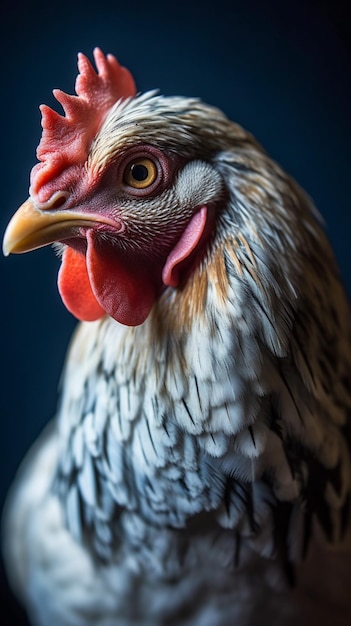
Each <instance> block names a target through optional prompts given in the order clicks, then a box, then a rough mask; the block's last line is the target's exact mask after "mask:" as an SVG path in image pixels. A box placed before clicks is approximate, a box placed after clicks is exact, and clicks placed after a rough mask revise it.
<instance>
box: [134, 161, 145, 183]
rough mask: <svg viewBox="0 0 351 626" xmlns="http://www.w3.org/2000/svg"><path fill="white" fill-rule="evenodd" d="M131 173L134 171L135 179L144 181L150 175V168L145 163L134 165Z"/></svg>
mask: <svg viewBox="0 0 351 626" xmlns="http://www.w3.org/2000/svg"><path fill="white" fill-rule="evenodd" d="M131 173H132V176H133V178H134V180H137V181H139V182H142V181H143V180H146V179H147V177H148V175H149V170H148V169H147V167H146V166H145V165H140V164H139V165H138V164H136V165H132V170H131Z"/></svg>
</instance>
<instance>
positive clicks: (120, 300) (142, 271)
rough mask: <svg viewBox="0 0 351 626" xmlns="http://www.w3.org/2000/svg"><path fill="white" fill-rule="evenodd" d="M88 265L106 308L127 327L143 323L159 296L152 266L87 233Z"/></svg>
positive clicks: (100, 302)
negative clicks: (122, 253) (126, 255)
mask: <svg viewBox="0 0 351 626" xmlns="http://www.w3.org/2000/svg"><path fill="white" fill-rule="evenodd" d="M87 244H88V247H87V252H86V264H87V271H88V275H89V280H90V284H91V288H92V291H93V294H94V296H95V298H96V300H97V301H98V303H99V304H100V306H102V307H103V309H104V311H105V312H106V313H107V314H108V315H110V316H111V317H113V318H114V319H115V320H116V321H117V322H120V323H121V324H125V325H127V326H137V325H138V324H142V323H143V322H144V321H145V320H146V318H147V316H148V315H149V313H150V311H151V309H152V306H153V303H154V301H155V297H156V290H155V287H154V283H153V276H152V275H151V271H150V267H148V266H145V264H144V263H142V262H140V261H139V262H137V263H135V260H134V259H132V258H131V259H129V260H127V259H126V258H125V257H124V258H123V257H122V258H120V254H119V253H118V249H116V248H115V247H112V246H106V244H104V242H98V239H97V237H96V232H95V231H94V230H93V229H92V230H89V231H88V233H87Z"/></svg>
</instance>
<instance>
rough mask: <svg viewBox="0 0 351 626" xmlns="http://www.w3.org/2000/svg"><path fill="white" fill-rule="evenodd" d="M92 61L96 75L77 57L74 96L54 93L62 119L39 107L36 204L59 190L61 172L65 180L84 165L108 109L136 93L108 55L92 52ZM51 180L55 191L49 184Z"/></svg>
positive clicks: (126, 74)
mask: <svg viewBox="0 0 351 626" xmlns="http://www.w3.org/2000/svg"><path fill="white" fill-rule="evenodd" d="M94 59H95V64H96V67H97V72H96V71H95V70H94V68H93V66H92V65H91V63H90V61H89V59H88V58H87V57H86V56H85V55H84V54H81V53H79V54H78V70H79V74H78V76H77V79H76V84H75V91H76V94H77V95H74V96H71V95H68V94H66V93H64V92H63V91H60V90H59V89H54V91H53V94H54V96H55V98H56V100H58V102H59V103H60V104H61V105H62V107H63V110H64V112H65V115H59V113H57V112H56V111H54V110H53V109H51V108H50V107H48V106H46V105H45V104H43V105H41V107H40V110H41V113H42V122H41V123H42V127H43V133H42V137H41V140H40V143H39V146H38V148H37V156H38V159H39V160H40V161H41V163H38V164H37V165H36V166H35V167H34V168H33V169H32V172H31V194H32V195H37V197H38V200H39V202H46V201H47V200H48V199H49V198H50V197H51V196H52V194H53V193H54V192H55V191H57V189H58V188H59V189H60V185H59V186H57V184H58V181H57V178H58V176H59V175H60V174H61V173H62V172H63V170H64V172H65V178H67V168H69V167H70V166H74V165H77V164H80V165H81V164H83V163H84V162H85V161H86V158H87V156H88V153H89V148H90V145H91V142H92V140H93V138H94V137H95V135H96V134H97V132H98V131H99V129H100V128H101V125H102V123H103V121H104V119H105V117H106V114H107V113H108V111H109V109H110V108H111V106H112V105H113V104H114V103H115V102H117V100H119V99H121V98H127V97H129V96H133V95H135V93H136V89H135V83H134V80H133V77H132V75H131V74H130V72H129V71H128V70H127V69H126V68H124V67H121V66H120V65H119V63H118V61H117V59H116V58H115V57H114V56H113V55H112V54H108V55H107V56H105V55H104V53H103V52H102V51H101V50H100V49H99V48H95V50H94ZM53 179H55V181H56V183H55V188H53V185H52V184H50V183H52V182H53ZM63 189H64V187H63Z"/></svg>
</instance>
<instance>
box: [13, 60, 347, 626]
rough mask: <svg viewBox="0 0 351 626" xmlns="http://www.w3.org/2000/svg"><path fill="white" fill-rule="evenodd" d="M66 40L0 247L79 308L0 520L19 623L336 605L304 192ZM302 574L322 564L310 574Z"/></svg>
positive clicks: (340, 463)
mask: <svg viewBox="0 0 351 626" xmlns="http://www.w3.org/2000/svg"><path fill="white" fill-rule="evenodd" d="M94 56H95V61H96V65H97V70H98V71H97V72H95V70H94V69H93V68H92V66H91V65H90V63H89V61H88V60H87V59H86V57H84V56H83V55H80V56H79V72H80V73H79V76H78V79H77V83H76V93H77V96H67V95H66V94H63V93H62V92H57V91H55V97H56V98H57V99H58V101H59V102H60V103H61V104H62V105H63V107H64V111H65V116H59V115H58V114H57V113H55V112H53V111H52V110H51V109H48V107H43V108H42V114H43V123H42V125H43V136H42V139H41V142H40V144H39V148H38V157H39V159H40V163H39V164H38V165H37V166H35V168H34V169H33V171H32V175H31V189H30V194H31V196H30V199H29V200H28V201H27V202H26V203H25V204H24V205H23V206H22V208H21V209H19V211H18V213H17V214H16V215H15V216H14V218H13V219H12V221H11V223H10V225H9V227H8V230H7V233H6V235H5V240H4V250H5V252H6V253H9V252H24V251H27V250H30V249H33V248H36V247H40V246H42V245H46V244H48V243H52V242H59V244H55V245H56V248H57V250H58V251H59V253H60V254H62V265H61V270H60V273H59V279H58V284H59V290H60V293H61V296H62V298H63V300H64V302H65V304H66V306H67V307H68V309H69V310H70V311H71V312H73V313H74V314H75V315H76V316H77V317H78V318H79V319H81V320H83V321H82V323H81V324H80V325H79V326H78V328H77V331H76V333H75V335H74V338H73V341H72V344H71V347H70V349H69V353H68V357H67V361H66V365H65V370H64V377H63V387H62V396H61V401H60V405H59V409H58V415H57V419H56V421H55V424H53V425H51V426H49V427H48V429H46V431H45V432H44V434H43V435H42V437H41V438H40V439H39V441H38V442H37V443H36V444H35V446H34V449H33V450H32V451H31V452H30V453H29V456H28V458H27V459H26V460H25V461H24V464H23V467H22V469H21V470H20V472H19V476H18V478H17V480H16V483H15V485H14V487H13V489H12V491H11V493H10V496H9V500H8V504H7V507H6V511H5V516H4V538H5V539H4V544H3V545H4V553H5V558H6V562H7V567H8V573H9V577H10V580H11V581H12V584H13V586H14V588H15V590H16V592H17V593H18V595H19V597H20V599H21V600H22V602H23V603H24V604H25V606H26V608H27V610H28V613H29V615H30V617H31V619H32V622H33V624H39V625H41V626H47V624H51V625H52V626H74V625H76V624H77V625H79V626H82V624H84V625H85V624H86V625H88V624H96V625H97V626H105V625H106V626H113V625H116V626H117V625H120V626H122V625H123V626H127V625H129V624H133V625H137V624H142V625H145V626H147V625H150V626H151V625H152V626H157V625H161V624H162V625H166V624H167V625H168V626H171V625H172V624H174V625H177V626H206V625H208V626H210V625H211V626H213V624H216V625H218V626H229V625H231V624H233V623H235V624H240V626H245V625H249V624H257V623H260V622H261V621H262V619H263V620H267V622H268V621H269V623H272V624H276V625H280V624H295V623H296V620H300V623H301V624H305V625H306V626H307V624H310V623H311V621H312V622H314V621H316V623H317V620H318V623H320V624H321V625H323V624H330V623H331V621H333V623H335V624H336V625H337V626H343V625H344V624H345V625H346V624H347V623H348V619H349V613H350V610H351V605H350V600H349V594H348V591H347V586H348V580H349V575H350V573H351V572H350V570H351V538H350V525H351V520H350V493H351V467H350V445H351V433H350V412H351V391H350V371H351V370H350V366H351V326H350V310H349V306H348V302H347V298H346V296H345V293H344V289H343V286H342V284H341V282H340V278H339V274H338V269H337V266H336V263H335V260H334V257H333V253H332V251H331V249H330V246H329V243H328V241H327V238H326V236H325V234H324V232H323V228H322V225H321V220H320V217H319V215H318V213H317V211H316V209H315V208H314V206H313V204H312V201H311V200H310V199H309V198H308V196H307V195H306V194H305V192H304V191H303V190H301V189H300V187H299V186H298V185H297V183H296V182H295V181H293V180H292V179H291V178H290V177H289V176H288V175H287V174H286V173H285V172H284V171H283V170H282V169H281V168H280V167H279V166H278V165H277V164H276V163H275V162H273V161H272V160H271V159H270V158H269V156H268V155H267V154H266V153H265V152H264V150H263V149H262V148H261V146H260V145H259V144H258V143H257V142H256V140H255V139H254V138H253V137H252V136H251V135H250V134H249V133H247V132H246V131H245V130H244V129H242V128H241V127H240V126H238V125H236V124H234V123H233V122H230V121H229V120H228V119H227V118H226V117H225V116H224V114H222V113H221V112H220V111H219V110H218V109H215V108H214V107H211V106H209V105H206V104H204V103H202V102H201V101H199V100H197V99H194V98H183V97H167V98H166V97H163V96H161V95H159V94H158V93H156V92H149V93H146V94H142V95H136V94H135V87H134V81H133V79H132V77H131V76H130V74H129V73H128V72H127V70H125V69H124V68H121V67H120V66H119V65H118V63H117V61H116V60H115V59H114V57H112V56H111V55H108V56H107V57H105V56H104V55H103V54H102V52H101V51H99V50H96V51H95V52H94ZM322 574H323V575H322Z"/></svg>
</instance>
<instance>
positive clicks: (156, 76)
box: [0, 0, 351, 624]
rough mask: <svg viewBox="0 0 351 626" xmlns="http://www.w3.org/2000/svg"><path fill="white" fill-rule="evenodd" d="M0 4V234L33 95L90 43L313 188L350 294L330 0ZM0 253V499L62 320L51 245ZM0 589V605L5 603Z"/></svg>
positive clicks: (59, 341) (43, 399)
mask: <svg viewBox="0 0 351 626" xmlns="http://www.w3.org/2000/svg"><path fill="white" fill-rule="evenodd" d="M345 4H347V3H345ZM1 11H2V15H1V30H2V32H1V48H2V50H1V59H2V62H1V87H2V89H1V118H0V119H1V125H2V145H1V151H2V154H1V168H0V176H1V204H2V209H1V217H0V221H1V223H0V230H1V232H3V231H4V229H5V226H6V224H7V222H8V220H9V218H10V216H11V215H12V213H13V212H14V211H15V209H16V208H17V207H18V206H19V205H20V204H21V203H22V201H23V200H24V199H25V198H26V196H27V191H28V176H29V171H30V169H31V167H32V165H33V164H34V162H35V148H36V145H37V143H38V141H39V137H40V124H39V121H40V116H39V112H38V105H39V104H40V103H41V102H46V103H47V104H50V105H54V100H53V97H52V96H51V90H52V88H54V87H60V88H62V89H63V90H65V91H67V92H71V93H72V90H73V85H74V78H75V75H76V53H77V52H78V51H83V52H85V53H86V54H88V55H90V56H91V52H92V49H93V47H94V46H96V45H99V46H100V47H101V48H102V49H103V50H104V51H105V52H113V53H114V54H116V56H117V57H118V58H119V60H120V61H121V62H122V63H123V64H125V65H127V67H129V68H130V69H131V70H132V72H133V74H134V76H135V78H136V81H137V85H138V88H139V89H140V90H141V91H144V90H146V89H151V88H155V87H157V88H160V90H161V92H163V93H165V94H170V95H171V94H182V95H188V96H193V95H194V96H200V97H202V98H203V99H204V100H206V101H208V102H209V103H212V104H214V105H217V106H218V107H220V108H222V109H223V110H224V111H225V112H226V113H227V114H228V116H229V117H231V118H232V119H234V120H236V121H238V122H239V123H241V124H242V125H244V126H245V127H247V128H248V129H249V130H250V131H251V132H253V133H254V134H255V135H256V137H257V138H258V139H259V140H260V142H261V143H262V144H263V145H264V146H265V148H266V149H267V150H268V151H269V152H270V154H271V155H272V156H273V157H274V158H275V159H276V160H278V161H279V162H280V163H281V164H282V165H283V166H284V167H285V168H286V169H287V170H288V171H289V172H290V173H291V174H292V175H293V176H294V177H295V178H296V179H297V180H298V181H299V182H300V184H302V186H304V187H305V189H306V190H307V191H308V192H309V193H310V195H311V196H312V197H313V198H314V200H315V202H316V204H317V206H318V208H319V210H320V212H321V213H322V215H323V216H324V218H325V220H326V222H327V227H328V233H329V237H330V239H331V241H332V244H333V246H334V249H335V252H336V255H337V257H338V260H339V262H340V265H341V269H342V273H343V276H344V279H345V282H346V285H347V288H348V291H349V292H350V293H351V272H350V270H349V264H350V259H351V254H350V249H349V240H350V230H351V229H350V208H349V181H350V164H351V159H350V153H351V148H350V146H351V141H350V140H351V137H350V124H349V120H350V111H349V108H350V82H349V81H350V69H351V68H350V48H349V45H348V37H349V35H350V33H349V24H350V23H349V15H347V13H346V8H343V4H342V3H341V2H338V1H334V2H313V1H307V2H302V1H299V0H294V1H291V0H281V1H280V2H276V1H274V0H266V1H261V2H259V0H256V1H254V0H247V1H242V2H237V1H235V0H232V1H231V2H230V1H228V2H225V1H224V0H217V1H216V2H213V3H209V2H191V0H188V1H187V2H186V1H184V0H178V1H176V2H173V3H167V2H166V1H165V0H164V2H160V1H159V0H154V2H150V1H148V0H144V1H140V0H132V1H130V0H124V1H123V2H122V1H120V0H115V1H114V2H108V1H100V2H97V1H95V2H91V1H88V0H86V1H85V2H81V1H78V2H74V1H71V2H67V0H62V1H61V2H57V3H54V2H51V3H50V6H49V3H43V2H41V1H37V2H34V1H33V2H27V3H25V2H18V1H16V0H12V1H11V3H10V2H9V1H8V0H4V2H3V7H2V9H1ZM57 106H59V105H57ZM0 264H1V267H0V271H1V299H0V303H1V333H0V334H1V342H2V349H1V356H2V358H1V368H2V371H1V378H0V380H1V396H0V397H1V413H0V445H1V450H0V460H1V468H0V477H1V481H0V497H1V502H2V501H3V498H4V495H5V492H6V490H7V488H8V485H9V482H10V481H11V479H12V477H13V475H14V472H15V470H16V467H17V466H18V464H19V462H20V460H21V459H22V458H23V455H24V454H25V452H26V450H27V448H28V446H29V445H30V443H31V442H32V441H33V439H34V438H35V437H36V436H37V434H38V433H39V432H40V430H41V428H42V427H43V425H44V424H45V423H46V421H47V420H48V419H49V418H50V417H52V416H53V414H54V413H55V406H56V400H57V385H58V380H59V375H60V371H61V367H62V363H63V359H64V354H65V351H66V347H67V343H68V340H69V337H70V335H71V332H72V330H73V328H74V325H75V321H74V320H73V319H72V317H71V316H70V315H69V314H68V313H67V312H66V310H65V309H64V307H63V305H62V303H61V301H60V298H59V296H58V294H57V290H56V274H57V268H58V261H57V259H56V258H55V256H54V253H53V252H52V250H51V249H45V250H40V251H37V252H34V253H31V254H29V255H26V256H17V257H16V256H13V257H10V258H9V259H6V260H5V259H4V258H2V257H1V258H0ZM2 589H4V591H3V595H4V602H2V613H3V611H4V610H5V609H6V607H10V608H9V609H8V610H9V611H15V608H14V607H13V606H12V604H10V600H9V598H8V593H7V591H6V587H5V584H4V583H3V582H2ZM11 615H12V618H9V621H8V623H16V624H20V616H19V615H17V616H16V617H14V613H13V614H12V613H11ZM1 623H4V622H3V620H2V619H1Z"/></svg>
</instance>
